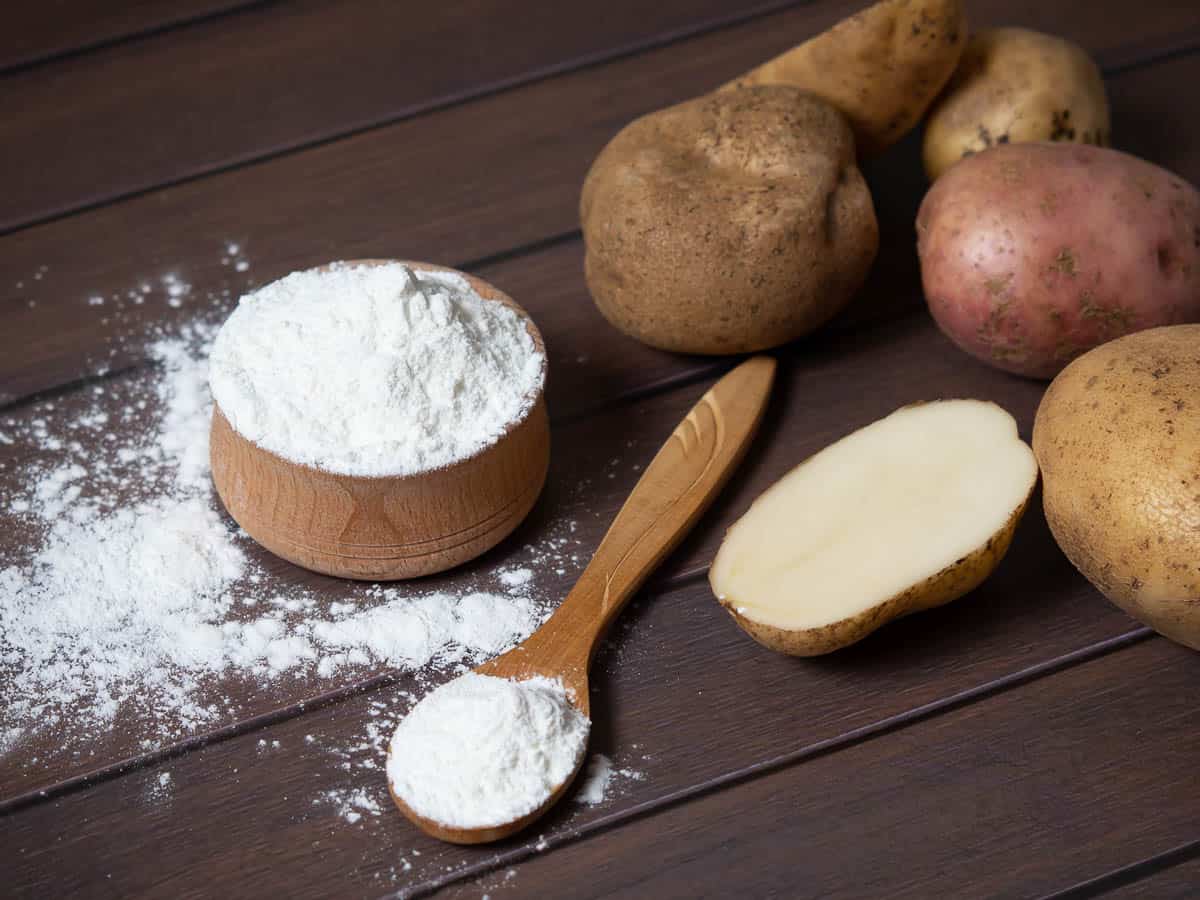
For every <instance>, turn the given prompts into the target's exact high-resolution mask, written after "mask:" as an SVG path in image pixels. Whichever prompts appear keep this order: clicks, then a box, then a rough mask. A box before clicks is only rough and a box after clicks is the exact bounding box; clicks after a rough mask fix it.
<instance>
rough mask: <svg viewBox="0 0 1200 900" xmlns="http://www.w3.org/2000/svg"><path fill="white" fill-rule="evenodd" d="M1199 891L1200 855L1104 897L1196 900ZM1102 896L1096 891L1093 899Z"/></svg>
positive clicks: (1079, 894)
mask: <svg viewBox="0 0 1200 900" xmlns="http://www.w3.org/2000/svg"><path fill="white" fill-rule="evenodd" d="M1198 887H1200V852H1198V853H1195V854H1193V855H1192V858H1190V859H1185V860H1184V861H1183V862H1180V863H1178V864H1176V865H1172V866H1170V867H1168V868H1164V869H1162V870H1160V871H1156V872H1153V873H1151V874H1148V875H1145V876H1144V877H1142V878H1138V879H1137V880H1135V881H1131V882H1130V883H1128V884H1122V885H1120V886H1119V887H1116V888H1115V889H1114V890H1111V891H1106V892H1104V896H1105V897H1108V898H1111V900H1193V898H1194V897H1195V896H1196V891H1197V889H1198ZM1099 894H1100V891H1096V892H1094V893H1092V894H1091V896H1093V897H1094V896H1098V895H1099ZM1067 896H1073V897H1075V898H1080V900H1082V898H1083V897H1086V896H1088V894H1086V893H1083V892H1079V893H1076V894H1074V895H1066V896H1064V897H1063V900H1067Z"/></svg>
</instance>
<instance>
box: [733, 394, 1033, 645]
mask: <svg viewBox="0 0 1200 900" xmlns="http://www.w3.org/2000/svg"><path fill="white" fill-rule="evenodd" d="M1036 483H1037V464H1036V463H1035V462H1034V458H1033V453H1032V452H1031V451H1030V449H1029V447H1028V446H1027V445H1026V444H1025V443H1024V442H1023V441H1022V440H1021V439H1020V437H1018V435H1017V424H1016V422H1015V421H1014V420H1013V417H1012V416H1010V415H1009V414H1008V413H1007V412H1005V411H1004V410H1003V409H1001V408H1000V407H999V406H996V405H995V404H994V403H987V402H984V401H982V400H942V401H937V402H933V403H924V404H919V405H916V406H906V407H903V408H901V409H899V410H897V411H896V412H894V413H892V414H891V415H890V416H887V417H886V418H883V419H880V420H879V421H877V422H874V423H873V424H871V425H868V426H866V427H865V428H861V429H859V430H858V431H856V432H854V433H853V434H850V435H848V436H846V437H844V438H842V439H841V440H840V441H838V442H837V443H835V444H832V445H830V446H829V447H826V448H825V449H824V450H822V451H821V452H820V453H818V454H816V455H815V456H813V457H811V458H809V459H808V460H806V461H805V462H803V463H801V464H800V465H799V466H797V467H796V468H795V469H793V470H792V471H791V472H789V473H788V474H787V475H785V476H784V477H783V478H782V479H780V480H779V481H778V482H776V483H775V484H774V485H773V486H772V487H770V488H768V489H767V491H766V492H765V493H763V494H762V496H760V497H759V498H758V499H757V500H755V501H754V503H753V505H751V507H750V509H749V510H748V511H747V512H746V514H745V515H744V516H742V517H741V518H740V519H738V521H737V522H735V523H734V524H733V525H732V526H731V527H730V529H729V531H728V532H727V533H726V535H725V540H724V541H723V542H722V544H721V547H720V549H719V550H718V551H717V556H716V559H714V560H713V564H712V568H711V569H710V570H709V582H710V583H711V585H712V589H713V593H715V594H716V596H717V599H718V600H719V601H720V603H721V604H722V605H723V606H724V607H725V608H726V609H727V610H729V612H730V614H731V615H732V616H733V618H734V620H735V621H736V622H737V623H738V625H740V626H741V627H742V628H743V629H745V630H746V632H747V633H748V634H749V635H750V636H751V637H752V638H754V639H755V640H756V641H758V642H759V643H761V644H763V645H764V646H767V647H770V648H771V649H772V650H777V651H779V652H780V653H789V654H792V655H794V656H814V655H817V654H821V653H829V652H830V651H833V650H837V649H839V648H841V647H845V646H847V645H848V644H852V643H854V642H855V641H858V640H860V639H862V638H863V637H865V636H866V635H868V634H870V633H871V632H872V631H874V630H875V629H877V628H879V627H880V626H881V625H884V624H885V623H887V622H889V621H891V620H892V619H895V618H897V617H899V616H903V615H906V614H908V613H912V612H917V611H918V610H923V609H929V608H930V607H934V606H940V605H941V604H943V603H949V602H950V601H951V600H954V599H956V598H958V597H961V596H962V595H963V594H965V593H967V592H968V591H970V590H972V589H973V588H975V587H976V586H977V585H978V584H980V583H981V582H982V581H983V580H984V579H985V578H987V576H988V575H990V574H991V573H992V570H993V569H995V567H996V566H997V564H999V562H1000V560H1001V559H1002V558H1003V557H1004V554H1005V552H1006V551H1007V550H1008V545H1009V543H1010V541H1011V540H1012V536H1013V532H1014V531H1015V530H1016V527H1017V523H1018V522H1019V521H1020V520H1021V516H1022V514H1023V513H1024V511H1025V506H1026V504H1027V503H1028V501H1029V496H1030V494H1031V493H1032V492H1033V488H1034V485H1035V484H1036Z"/></svg>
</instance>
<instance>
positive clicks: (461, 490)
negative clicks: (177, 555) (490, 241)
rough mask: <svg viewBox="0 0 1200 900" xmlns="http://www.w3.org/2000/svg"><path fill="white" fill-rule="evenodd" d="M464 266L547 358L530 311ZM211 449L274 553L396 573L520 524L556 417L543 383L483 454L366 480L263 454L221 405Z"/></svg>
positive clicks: (318, 567) (413, 574)
mask: <svg viewBox="0 0 1200 900" xmlns="http://www.w3.org/2000/svg"><path fill="white" fill-rule="evenodd" d="M353 262H354V263H355V264H359V265H361V264H375V265H380V264H383V263H384V262H386V261H385V260H354V261H353ZM405 265H407V266H409V267H411V268H413V269H415V270H418V271H420V270H424V271H430V270H434V271H443V272H454V271H455V270H454V269H448V268H445V267H443V266H434V265H429V264H427V263H413V262H406V263H405ZM457 274H459V275H462V277H463V278H465V279H466V280H467V281H468V282H469V283H470V285H471V287H472V288H473V289H474V290H475V291H476V293H478V294H479V296H481V297H483V298H484V299H485V300H489V301H492V302H495V303H503V304H504V305H505V306H508V307H510V308H511V309H514V310H516V311H517V312H518V313H519V314H520V315H521V316H522V317H523V318H524V319H525V322H526V327H527V328H528V329H529V334H530V337H532V338H533V342H534V344H535V346H536V347H537V348H538V350H539V351H541V353H542V355H543V356H545V352H546V350H545V344H544V343H543V341H542V336H541V334H540V333H539V332H538V330H537V327H536V326H535V325H534V324H533V321H532V320H531V319H530V318H529V315H528V313H526V312H525V310H523V309H521V307H520V306H518V305H517V304H516V303H514V302H513V300H512V299H511V298H510V297H508V296H507V295H506V294H504V293H503V292H501V291H499V290H497V289H496V288H495V287H493V286H492V285H490V284H488V283H487V282H486V281H482V280H480V279H478V278H474V277H473V276H471V275H467V274H466V273H464V272H458V273H457ZM348 399H349V398H348ZM209 452H210V454H211V460H212V476H213V483H214V484H215V485H216V489H217V494H218V495H219V496H220V498H221V502H222V503H224V504H225V509H227V510H228V511H229V514H230V515H231V516H233V518H234V520H235V521H236V522H237V523H238V524H239V525H240V526H241V527H242V528H243V529H245V531H246V533H247V534H249V535H250V536H251V537H252V538H254V539H255V540H256V541H258V543H260V544H262V546H264V547H266V548H267V549H268V550H270V551H271V552H272V553H274V554H275V555H276V556H281V557H283V558H284V559H286V560H288V561H290V562H293V563H295V564H296V565H298V566H303V567H304V568H306V569H312V570H313V571H315V572H322V573H324V574H326V575H335V576H338V577H340V578H358V579H364V580H369V581H390V580H395V579H401V578H418V577H420V576H422V575H431V574H433V573H434V572H441V571H444V570H445V569H449V568H451V567H453V566H457V565H460V564H462V563H464V562H466V561H467V560H470V559H474V558H475V557H476V556H479V555H480V554H481V553H483V552H485V551H486V550H488V549H490V548H491V547H493V546H495V545H496V544H497V543H498V542H499V541H500V540H502V539H503V538H504V537H506V536H507V535H508V534H509V533H510V532H511V531H512V530H513V529H514V528H516V527H517V525H518V524H519V523H520V522H521V520H522V519H524V518H525V516H526V515H527V514H528V513H529V511H530V509H532V508H533V504H534V502H535V501H536V500H537V497H538V494H540V493H541V490H542V486H543V485H544V484H545V482H546V471H547V469H548V468H549V463H550V424H549V419H548V417H547V415H546V402H545V397H544V392H543V389H541V388H539V390H538V396H537V398H536V399H535V401H534V403H533V404H532V406H531V407H530V409H529V411H528V413H526V415H525V417H524V418H522V419H520V420H517V421H514V422H512V423H511V424H510V425H509V427H508V429H507V431H505V433H504V434H502V435H501V436H500V437H499V438H498V439H497V440H496V441H495V442H494V443H492V444H489V445H488V446H486V447H484V448H483V449H482V450H479V451H478V452H476V453H475V454H474V455H473V456H470V457H468V458H466V459H463V460H460V461H458V462H456V463H453V464H451V465H449V466H446V467H444V468H441V469H433V470H430V471H427V472H418V473H415V474H412V475H402V476H380V477H368V476H355V475H339V474H337V473H334V472H327V471H325V470H323V469H318V468H315V467H313V466H308V465H303V464H301V463H295V462H292V461H290V460H286V459H283V458H282V457H280V456H278V455H277V454H275V453H272V452H270V451H268V450H264V449H263V448H262V447H259V446H258V445H257V444H255V443H253V442H252V441H250V440H248V439H247V438H245V437H243V436H242V435H240V434H238V433H237V431H235V430H234V429H233V427H232V426H231V425H230V424H229V421H228V420H227V419H226V418H225V415H224V414H223V413H222V412H221V410H220V408H219V407H217V406H216V405H215V404H214V408H213V421H212V434H211V439H210V445H209Z"/></svg>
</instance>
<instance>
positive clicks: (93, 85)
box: [0, 0, 1195, 256]
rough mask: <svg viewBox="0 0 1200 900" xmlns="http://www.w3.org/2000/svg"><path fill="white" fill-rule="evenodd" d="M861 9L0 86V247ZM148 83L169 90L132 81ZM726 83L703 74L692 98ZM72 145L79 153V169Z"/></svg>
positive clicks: (541, 26)
mask: <svg viewBox="0 0 1200 900" xmlns="http://www.w3.org/2000/svg"><path fill="white" fill-rule="evenodd" d="M862 5H863V4H862V2H859V0H821V1H820V2H806V4H805V2H803V0H797V2H792V4H788V2H784V1H782V0H760V2H755V4H752V5H739V4H734V2H731V1H730V0H703V2H690V4H686V2H682V1H680V0H666V1H664V2H658V4H652V5H650V6H646V5H644V4H636V2H631V0H620V2H608V4H604V5H587V4H560V2H553V1H552V0H527V1H526V2H524V4H523V5H522V7H521V12H520V19H521V20H523V22H536V23H538V26H536V28H530V29H521V28H512V26H511V24H510V23H512V22H514V13H512V10H511V6H510V5H509V4H505V2H500V1H499V0H490V1H488V2H478V4H472V5H456V4H442V5H437V4H433V5H430V4H418V5H415V6H412V5H407V4H389V2H384V0H347V1H346V2H338V4H330V2H328V1H326V0H293V1H292V2H287V4H272V5H268V6H265V7H263V8H250V10H247V11H246V12H244V13H241V14H239V16H234V17H221V18H216V19H214V20H211V22H202V23H198V24H196V25H193V26H191V28H187V29H180V30H176V31H168V32H166V34H163V35H161V36H158V37H156V38H154V40H150V41H139V42H132V43H126V44H120V46H116V47H112V48H106V49H101V50H97V52H96V53H94V54H89V55H88V58H86V59H78V60H74V59H68V60H65V61H62V62H60V64H56V65H54V66H52V67H42V68H38V70H36V71H30V72H28V73H17V74H16V76H14V77H12V78H10V79H8V80H7V82H6V83H4V84H0V108H6V109H20V113H22V114H20V115H19V116H14V118H10V119H6V120H5V121H2V122H0V148H4V149H2V150H0V164H2V169H4V170H10V172H11V173H12V182H11V185H10V191H8V192H7V193H6V196H5V198H4V203H2V205H0V232H2V230H6V229H10V228H14V227H19V226H23V224H28V223H30V222H34V221H41V220H44V218H47V217H50V216H56V215H62V214H65V212H67V211H71V210H78V209H82V208H85V206H88V205H92V204H97V203H108V202H112V200H113V199H114V198H116V197H122V196H128V194H131V193H134V192H139V191H145V190H149V188H152V187H156V186H160V185H163V184H169V182H176V181H180V180H182V179H188V178H196V176H197V175H199V174H203V173H206V172H214V170H217V169H221V168H226V167H229V166H236V164H242V163H245V162H247V161H251V160H257V158H263V157H265V156H270V155H277V154H280V152H288V151H292V150H294V149H295V148H299V146H305V145H311V144H313V143H317V142H328V140H331V139H334V138H337V137H343V136H346V134H348V133H350V132H355V131H360V130H362V128H371V127H377V126H378V125H379V124H382V122H388V121H394V120H396V119H400V118H403V116H408V115H413V114H415V113H419V112H422V110H426V109H430V108H433V107H436V106H439V104H444V103H446V102H460V101H462V100H463V98H466V97H472V96H479V95H481V94H484V92H487V91H491V90H496V89H499V88H504V86H511V85H512V84H515V83H520V82H522V80H526V79H529V78H536V77H542V76H545V74H551V73H557V72H560V71H563V70H565V68H570V67H572V66H578V65H583V64H588V65H590V64H594V62H595V61H598V60H600V59H606V58H614V56H619V55H623V54H628V53H630V52H631V50H635V49H644V48H646V47H648V46H653V44H655V43H661V42H665V41H674V40H677V38H678V37H680V36H683V35H688V34H695V32H700V31H703V30H708V29H712V28H713V26H720V25H722V24H726V23H730V22H738V20H744V19H746V18H750V17H755V16H758V14H761V13H762V12H763V11H767V10H772V8H778V7H780V6H784V7H788V6H791V7H794V8H790V10H786V11H785V12H784V13H780V14H778V16H772V17H769V18H768V19H764V20H763V22H764V23H766V25H767V30H766V32H764V36H763V37H762V40H760V41H758V48H757V52H756V54H755V56H754V58H751V59H746V60H743V61H742V62H744V64H745V65H740V68H748V67H752V66H754V65H757V64H758V62H761V61H763V60H764V59H767V58H769V56H773V55H775V54H776V53H779V52H781V50H784V49H787V48H788V47H791V46H792V44H796V43H799V42H802V41H803V40H805V38H808V37H810V36H812V35H815V34H817V32H818V31H821V30H823V29H826V28H828V26H829V25H832V24H834V23H835V22H838V20H839V19H840V18H842V17H845V16H847V14H850V13H851V12H853V11H854V10H857V8H858V7H860V6H862ZM968 12H970V18H971V20H972V22H973V23H977V24H983V23H992V24H996V23H1000V24H1014V25H1028V26H1032V28H1042V29H1044V30H1048V31H1052V32H1055V34H1062V35H1064V36H1068V37H1070V38H1073V40H1075V41H1078V42H1080V43H1082V44H1084V46H1085V47H1088V48H1090V49H1093V50H1096V52H1098V53H1100V54H1102V55H1103V53H1105V52H1106V50H1109V49H1110V48H1112V47H1118V46H1121V44H1122V43H1124V42H1126V41H1127V40H1128V35H1129V29H1128V28H1120V26H1121V25H1122V24H1124V18H1123V17H1122V16H1121V12H1122V7H1121V5H1120V4H1117V2H1115V0H1109V1H1108V2H1105V4H1103V5H1094V4H1093V5H1092V6H1091V7H1090V12H1088V14H1087V16H1081V14H1078V13H1076V11H1075V7H1074V6H1073V5H1070V4H1037V2H1032V0H1021V2H1020V4H1009V2H1006V0H974V2H970V4H968ZM1189 13H1190V11H1189V10H1188V8H1187V7H1186V5H1182V4H1148V5H1147V6H1146V8H1140V10H1139V17H1140V18H1141V22H1140V23H1139V28H1138V34H1139V35H1140V37H1141V38H1142V40H1150V41H1157V42H1160V41H1164V40H1169V38H1170V37H1171V36H1174V35H1176V34H1177V32H1178V31H1180V30H1183V29H1187V28H1188V26H1194V25H1195V20H1194V17H1193V16H1190V14H1189ZM496 35H504V40H499V41H498V40H496V37H494V36H496ZM443 47H449V48H450V50H449V52H445V50H443V49H442V48H443ZM352 61H353V62H352ZM154 71H161V72H169V73H170V77H169V78H144V77H142V76H143V73H144V72H154ZM738 71H739V68H737V67H734V68H730V70H725V68H724V67H721V68H716V70H714V71H713V73H712V74H710V77H709V80H707V82H706V86H704V88H703V89H704V90H707V89H709V88H712V86H715V85H716V84H720V83H721V80H722V79H727V78H730V77H733V76H736V74H737V73H738ZM685 96H686V95H685V94H680V95H677V96H676V97H674V98H676V100H679V98H684V97H685ZM577 109H578V108H577ZM562 121H570V118H569V119H564V120H562ZM144 122H155V124H156V127H155V140H145V139H143V124H144ZM79 145H86V146H89V148H91V149H92V152H89V154H78V152H76V151H74V148H76V146H79ZM413 256H416V254H413Z"/></svg>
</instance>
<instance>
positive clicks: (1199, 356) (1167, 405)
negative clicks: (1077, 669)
mask: <svg viewBox="0 0 1200 900" xmlns="http://www.w3.org/2000/svg"><path fill="white" fill-rule="evenodd" d="M1033 449H1034V452H1035V453H1036V454H1037V459H1038V462H1039V463H1040V465H1041V468H1042V476H1043V486H1042V497H1043V504H1044V506H1045V509H1046V521H1047V522H1048V523H1049V525H1050V530H1051V531H1052V532H1053V534H1054V537H1055V539H1056V540H1057V541H1058V544H1059V546H1060V547H1062V550H1063V552H1064V553H1065V554H1066V555H1067V558H1068V559H1070V560H1071V562H1072V563H1073V564H1074V565H1075V567H1076V568H1077V569H1079V571H1080V572H1082V573H1083V575H1084V576H1085V577H1086V578H1087V579H1088V580H1089V581H1091V582H1092V584H1094V585H1095V586H1096V588H1097V589H1098V590H1099V591H1100V592H1101V593H1102V594H1104V596H1106V597H1107V598H1108V599H1109V600H1111V601H1112V602H1113V603H1115V604H1116V605H1117V606H1119V607H1121V609H1123V610H1125V611H1126V612H1127V613H1129V614H1130V615H1131V616H1133V617H1134V618H1137V619H1140V620H1141V621H1143V622H1145V623H1146V624H1147V625H1149V626H1150V627H1152V628H1154V629H1155V630H1157V631H1159V632H1161V633H1162V634H1164V635H1166V636H1167V637H1169V638H1171V639H1172V640H1174V641H1178V642H1179V643H1181V644H1184V645H1186V646H1188V647H1191V648H1192V649H1195V650H1200V325H1175V326H1171V327H1165V328H1153V329H1150V330H1149V331H1141V332H1138V333H1137V334H1131V335H1129V336H1127V337H1123V338H1120V339H1119V340H1115V341H1112V342H1111V343H1107V344H1104V345H1103V346H1100V347H1097V348H1096V349H1095V350H1092V351H1091V352H1090V353H1087V354H1084V355H1083V356H1081V357H1079V359H1077V360H1075V362H1073V363H1071V365H1069V366H1067V368H1065V369H1064V370H1063V371H1062V373H1061V374H1059V376H1058V377H1057V378H1055V379H1054V381H1053V382H1052V383H1051V385H1050V387H1049V389H1048V390H1047V391H1046V394H1045V396H1044V397H1043V398H1042V402H1041V405H1040V406H1039V407H1038V412H1037V419H1036V421H1035V423H1034V427H1033Z"/></svg>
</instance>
